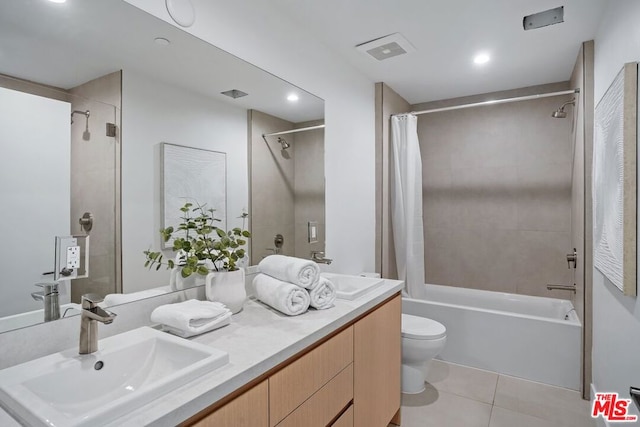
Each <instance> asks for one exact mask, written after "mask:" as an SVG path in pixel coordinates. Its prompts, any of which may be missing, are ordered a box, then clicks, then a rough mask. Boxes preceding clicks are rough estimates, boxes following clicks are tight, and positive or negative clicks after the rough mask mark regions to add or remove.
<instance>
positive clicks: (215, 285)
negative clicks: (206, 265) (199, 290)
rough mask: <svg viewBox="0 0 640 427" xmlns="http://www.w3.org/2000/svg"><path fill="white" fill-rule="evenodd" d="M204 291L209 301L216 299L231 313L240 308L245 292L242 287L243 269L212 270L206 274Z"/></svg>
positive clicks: (245, 296)
mask: <svg viewBox="0 0 640 427" xmlns="http://www.w3.org/2000/svg"><path fill="white" fill-rule="evenodd" d="M205 293H206V295H207V299H208V300H209V301H218V302H221V303H223V304H224V305H226V306H227V308H228V309H229V310H231V312H232V313H233V314H235V313H237V312H239V311H240V310H242V307H243V306H244V301H245V299H246V298H247V292H246V291H245V289H244V270H243V269H242V268H241V269H239V270H236V271H214V272H211V273H209V274H208V275H207V279H206V284H205Z"/></svg>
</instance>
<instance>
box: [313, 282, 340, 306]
mask: <svg viewBox="0 0 640 427" xmlns="http://www.w3.org/2000/svg"><path fill="white" fill-rule="evenodd" d="M309 297H310V298H311V302H310V305H311V307H313V308H317V309H318V310H324V309H325V308H329V307H333V302H334V301H335V300H336V287H335V285H334V284H333V283H332V282H331V281H330V280H329V279H327V278H326V277H320V280H319V281H318V285H317V286H314V288H313V289H311V290H310V291H309Z"/></svg>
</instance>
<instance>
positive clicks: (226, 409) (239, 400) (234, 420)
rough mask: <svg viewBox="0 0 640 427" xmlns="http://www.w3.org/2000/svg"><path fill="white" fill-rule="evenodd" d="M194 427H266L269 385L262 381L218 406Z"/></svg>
mask: <svg viewBox="0 0 640 427" xmlns="http://www.w3.org/2000/svg"><path fill="white" fill-rule="evenodd" d="M191 425H192V426H194V427H268V426H269V385H268V383H267V381H263V382H261V383H260V384H258V385H257V386H255V387H253V388H251V389H249V390H248V391H246V392H244V393H242V394H241V395H240V396H238V397H236V398H235V399H233V400H232V401H231V402H229V403H227V404H226V405H224V406H222V407H220V408H218V409H217V410H215V411H214V412H212V413H210V414H209V415H207V416H206V417H204V418H202V419H201V420H200V421H198V422H196V423H193V424H191Z"/></svg>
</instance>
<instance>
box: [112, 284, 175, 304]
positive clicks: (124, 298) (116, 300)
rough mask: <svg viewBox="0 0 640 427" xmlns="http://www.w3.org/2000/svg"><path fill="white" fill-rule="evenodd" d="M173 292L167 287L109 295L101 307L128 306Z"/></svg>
mask: <svg viewBox="0 0 640 427" xmlns="http://www.w3.org/2000/svg"><path fill="white" fill-rule="evenodd" d="M168 292H171V290H170V289H168V288H167V287H166V286H165V287H160V288H154V289H147V290H145V291H140V292H132V293H130V294H107V295H105V297H104V301H102V303H100V306H101V307H111V306H114V305H119V304H126V303H128V302H133V301H138V300H141V299H145V298H150V297H155V296H158V295H163V294H166V293H168Z"/></svg>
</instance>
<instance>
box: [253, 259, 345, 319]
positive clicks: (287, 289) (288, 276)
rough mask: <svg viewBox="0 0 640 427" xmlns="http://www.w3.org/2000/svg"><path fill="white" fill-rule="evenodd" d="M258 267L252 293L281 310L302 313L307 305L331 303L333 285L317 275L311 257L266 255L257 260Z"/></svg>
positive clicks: (321, 306) (286, 312)
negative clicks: (308, 258) (309, 258)
mask: <svg viewBox="0 0 640 427" xmlns="http://www.w3.org/2000/svg"><path fill="white" fill-rule="evenodd" d="M258 269H259V270H260V273H261V274H258V275H257V276H256V277H255V278H254V279H253V286H254V289H255V291H256V297H257V298H258V299H259V300H260V301H262V302H264V303H265V304H268V305H270V306H271V307H273V308H275V309H276V310H279V311H281V312H282V313H284V314H288V315H289V316H293V315H297V314H302V313H304V312H305V311H307V308H309V306H311V307H314V308H316V309H325V308H329V307H332V306H333V302H334V301H335V298H336V289H335V286H334V285H333V283H331V282H330V281H329V280H328V279H325V278H321V277H320V267H318V264H316V263H315V262H313V261H310V260H306V259H301V258H294V257H288V256H284V255H270V256H268V257H266V258H264V259H263V260H262V261H260V263H259V264H258ZM292 286H293V287H292Z"/></svg>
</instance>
